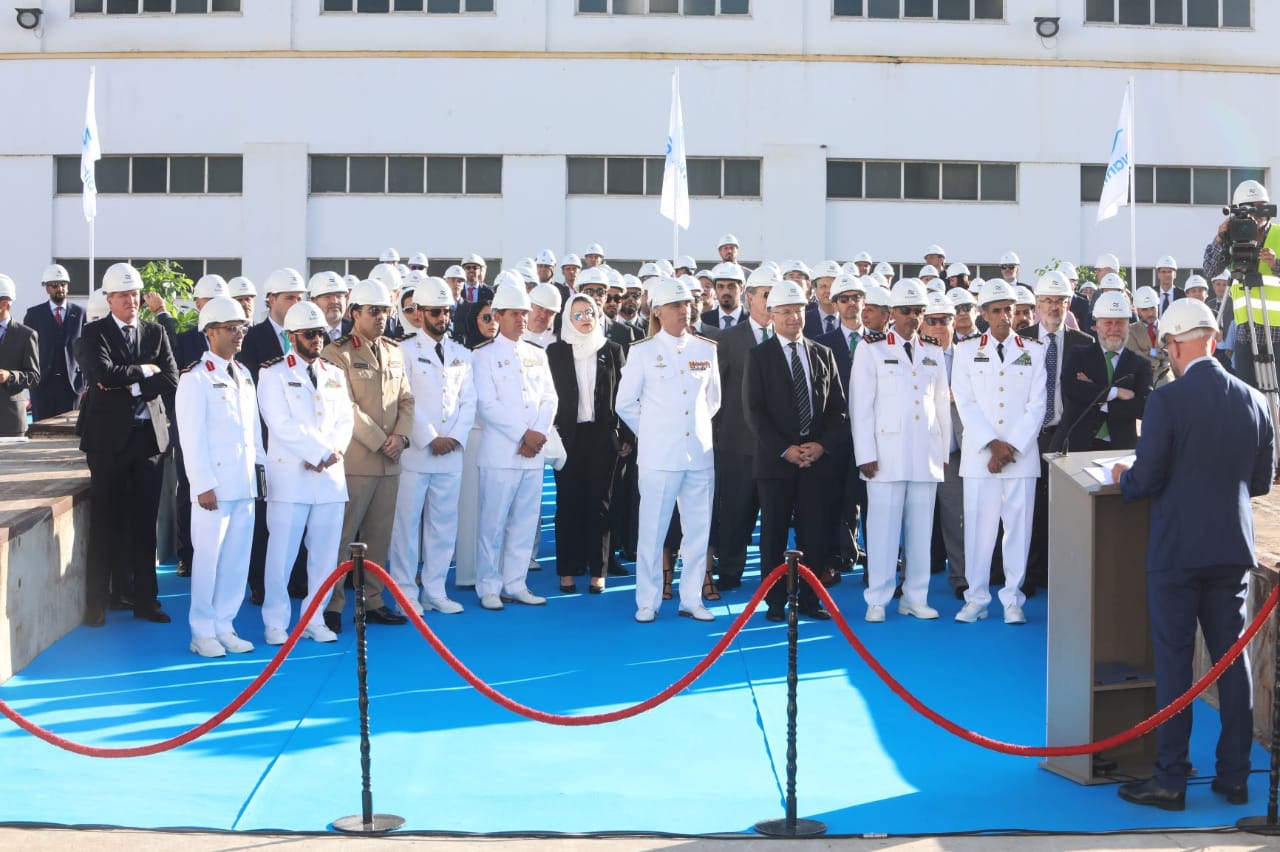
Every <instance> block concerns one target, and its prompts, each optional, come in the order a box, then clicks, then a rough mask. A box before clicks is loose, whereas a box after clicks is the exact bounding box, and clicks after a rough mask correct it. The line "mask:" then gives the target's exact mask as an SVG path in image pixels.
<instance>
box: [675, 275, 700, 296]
mask: <svg viewBox="0 0 1280 852" xmlns="http://www.w3.org/2000/svg"><path fill="white" fill-rule="evenodd" d="M678 277H679V280H680V281H681V283H683V284H684V286H686V287H688V288H689V292H690V293H694V294H697V295H699V296H701V295H702V284H700V283H699V282H698V279H697V278H694V277H693V276H692V275H681V276H678Z"/></svg>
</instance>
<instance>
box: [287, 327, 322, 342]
mask: <svg viewBox="0 0 1280 852" xmlns="http://www.w3.org/2000/svg"><path fill="white" fill-rule="evenodd" d="M294 334H296V335H298V336H299V337H301V338H302V339H303V340H318V339H319V338H321V337H324V336H325V333H324V331H323V330H321V329H318V328H309V329H307V330H306V331H295V332H294Z"/></svg>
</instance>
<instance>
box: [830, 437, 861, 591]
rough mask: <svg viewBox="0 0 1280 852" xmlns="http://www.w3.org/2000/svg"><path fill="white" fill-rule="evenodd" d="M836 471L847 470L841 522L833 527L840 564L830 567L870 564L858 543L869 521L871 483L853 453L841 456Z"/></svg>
mask: <svg viewBox="0 0 1280 852" xmlns="http://www.w3.org/2000/svg"><path fill="white" fill-rule="evenodd" d="M836 458H837V462H836V469H837V470H843V471H844V482H843V483H842V484H841V486H840V487H842V488H843V489H844V497H843V499H842V504H841V507H840V520H839V523H837V524H834V525H832V529H833V530H834V531H835V532H836V539H837V541H836V547H837V554H836V556H837V560H838V561H837V562H834V563H831V564H829V565H828V566H827V567H828V568H836V567H841V566H842V565H849V566H852V565H855V564H857V563H859V562H863V563H865V562H866V558H867V555H866V553H864V552H863V550H862V545H861V544H860V543H859V541H858V537H859V535H861V534H862V533H863V532H864V530H863V524H865V523H866V520H867V482H866V480H864V479H863V478H862V477H861V476H859V475H858V466H857V465H856V464H854V461H853V453H847V454H841V455H840V456H837V457H836ZM864 537H865V536H864Z"/></svg>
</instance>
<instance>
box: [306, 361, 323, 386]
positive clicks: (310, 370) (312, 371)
mask: <svg viewBox="0 0 1280 852" xmlns="http://www.w3.org/2000/svg"><path fill="white" fill-rule="evenodd" d="M307 378H308V379H310V380H311V387H313V388H317V387H320V383H319V382H317V381H316V365H315V364H308V365H307Z"/></svg>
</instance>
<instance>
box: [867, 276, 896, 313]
mask: <svg viewBox="0 0 1280 852" xmlns="http://www.w3.org/2000/svg"><path fill="white" fill-rule="evenodd" d="M864 286H865V287H866V291H867V296H866V298H865V299H864V300H863V301H865V302H866V303H867V304H868V305H875V306H876V307H878V308H888V307H892V305H893V294H891V293H890V292H889V290H888V289H887V288H885V287H882V286H880V285H879V284H866V283H865V281H864Z"/></svg>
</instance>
